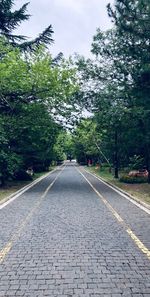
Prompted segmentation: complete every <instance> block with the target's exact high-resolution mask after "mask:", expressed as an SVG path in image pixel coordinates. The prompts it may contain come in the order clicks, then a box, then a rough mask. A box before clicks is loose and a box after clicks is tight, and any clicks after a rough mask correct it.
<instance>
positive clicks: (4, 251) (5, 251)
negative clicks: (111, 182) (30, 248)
mask: <svg viewBox="0 0 150 297" xmlns="http://www.w3.org/2000/svg"><path fill="white" fill-rule="evenodd" d="M64 168H65V166H64V167H63V168H62V169H61V171H60V172H59V173H58V174H57V176H56V177H55V179H54V180H53V182H52V183H51V184H50V185H49V186H48V187H47V189H46V190H45V191H44V193H43V195H42V196H41V198H40V199H39V200H38V201H37V202H36V203H35V205H34V207H33V208H32V209H31V211H30V212H29V214H28V215H27V216H26V218H25V219H24V220H23V221H22V223H21V224H20V227H19V228H18V230H17V231H16V232H15V233H14V234H13V235H12V237H11V239H10V240H9V242H8V243H7V244H6V245H5V247H4V248H3V249H2V250H1V251H0V264H1V263H2V262H3V261H4V258H5V257H6V255H7V254H8V253H9V251H10V249H11V248H12V246H13V243H14V242H15V241H16V240H17V239H18V238H19V236H20V235H21V232H22V231H23V229H24V228H25V226H26V225H27V223H28V222H29V220H30V218H31V217H32V216H33V214H34V213H35V212H36V210H37V209H38V208H39V206H40V204H41V203H42V201H43V200H44V198H45V197H46V195H47V193H48V191H49V190H50V189H51V188H52V186H53V185H54V183H55V182H56V180H57V179H58V177H59V175H60V174H61V173H62V171H63V170H64Z"/></svg>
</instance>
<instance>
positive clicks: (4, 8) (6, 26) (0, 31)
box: [0, 0, 53, 50]
mask: <svg viewBox="0 0 150 297" xmlns="http://www.w3.org/2000/svg"><path fill="white" fill-rule="evenodd" d="M28 5H29V2H28V3H25V4H23V5H22V7H21V8H20V9H18V10H15V11H13V6H14V1H13V0H2V1H0V36H4V37H5V38H6V40H7V41H8V42H9V43H10V44H11V45H12V46H14V47H19V48H20V49H22V50H33V49H35V48H36V47H39V45H41V44H45V45H46V46H47V45H48V44H51V43H52V42H53V39H52V34H53V30H52V26H51V25H49V26H48V27H47V28H46V29H45V30H44V31H43V32H42V33H41V34H39V36H38V37H36V38H35V39H34V40H32V41H27V37H25V36H22V35H15V34H13V31H14V30H16V29H17V28H18V26H20V24H21V22H23V21H26V20H28V19H29V18H30V15H29V14H28V13H27V8H28Z"/></svg>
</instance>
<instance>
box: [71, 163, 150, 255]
mask: <svg viewBox="0 0 150 297" xmlns="http://www.w3.org/2000/svg"><path fill="white" fill-rule="evenodd" d="M76 170H77V171H78V172H79V173H80V174H81V175H82V176H83V177H84V179H85V180H86V181H87V183H88V184H89V185H90V186H91V188H92V189H93V191H94V192H95V193H96V194H97V195H98V196H99V197H100V198H101V200H102V201H103V202H104V204H105V205H106V206H107V208H108V209H109V210H110V211H111V213H112V214H113V215H114V217H115V218H116V219H117V221H118V222H119V223H120V224H122V226H123V227H124V229H125V230H126V232H127V233H128V235H129V236H130V237H131V239H132V240H133V241H134V243H135V244H136V245H137V246H138V248H139V249H140V250H141V251H142V252H143V253H144V254H145V255H146V256H147V258H148V259H149V260H150V250H149V249H148V248H147V247H146V246H145V245H144V244H143V242H142V241H140V239H139V238H138V237H137V236H136V235H135V234H134V232H133V231H132V230H131V229H130V227H129V226H128V225H127V224H126V223H125V221H124V220H123V219H122V218H121V216H120V215H119V214H118V213H117V211H116V210H115V209H114V208H113V207H112V206H111V204H110V203H109V202H108V201H107V200H106V198H104V197H103V196H102V195H101V194H100V193H99V192H98V191H97V190H96V189H95V187H94V186H93V185H92V184H91V182H90V181H89V180H88V179H87V178H86V176H85V175H84V174H83V173H82V172H81V171H80V170H79V169H78V168H76Z"/></svg>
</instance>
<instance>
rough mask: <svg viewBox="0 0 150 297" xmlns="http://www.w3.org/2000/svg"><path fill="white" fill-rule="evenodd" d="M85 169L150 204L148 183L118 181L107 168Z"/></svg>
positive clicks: (149, 185)
mask: <svg viewBox="0 0 150 297" xmlns="http://www.w3.org/2000/svg"><path fill="white" fill-rule="evenodd" d="M87 169H88V170H89V171H90V172H92V173H95V174H96V175H98V176H100V177H102V178H103V179H105V180H106V181H108V182H109V183H111V184H112V185H115V186H117V187H118V188H120V189H122V190H124V191H126V192H127V193H129V194H130V195H132V196H134V197H135V198H137V199H139V200H141V201H143V202H145V203H147V204H150V184H148V183H143V184H126V183H123V182H120V181H119V180H117V179H115V178H114V177H113V175H112V173H109V169H108V168H103V169H96V168H95V167H87Z"/></svg>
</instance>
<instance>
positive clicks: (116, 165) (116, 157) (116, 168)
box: [114, 129, 119, 178]
mask: <svg viewBox="0 0 150 297" xmlns="http://www.w3.org/2000/svg"><path fill="white" fill-rule="evenodd" d="M114 177H115V178H119V159H118V131H117V129H116V131H115V176H114Z"/></svg>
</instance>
